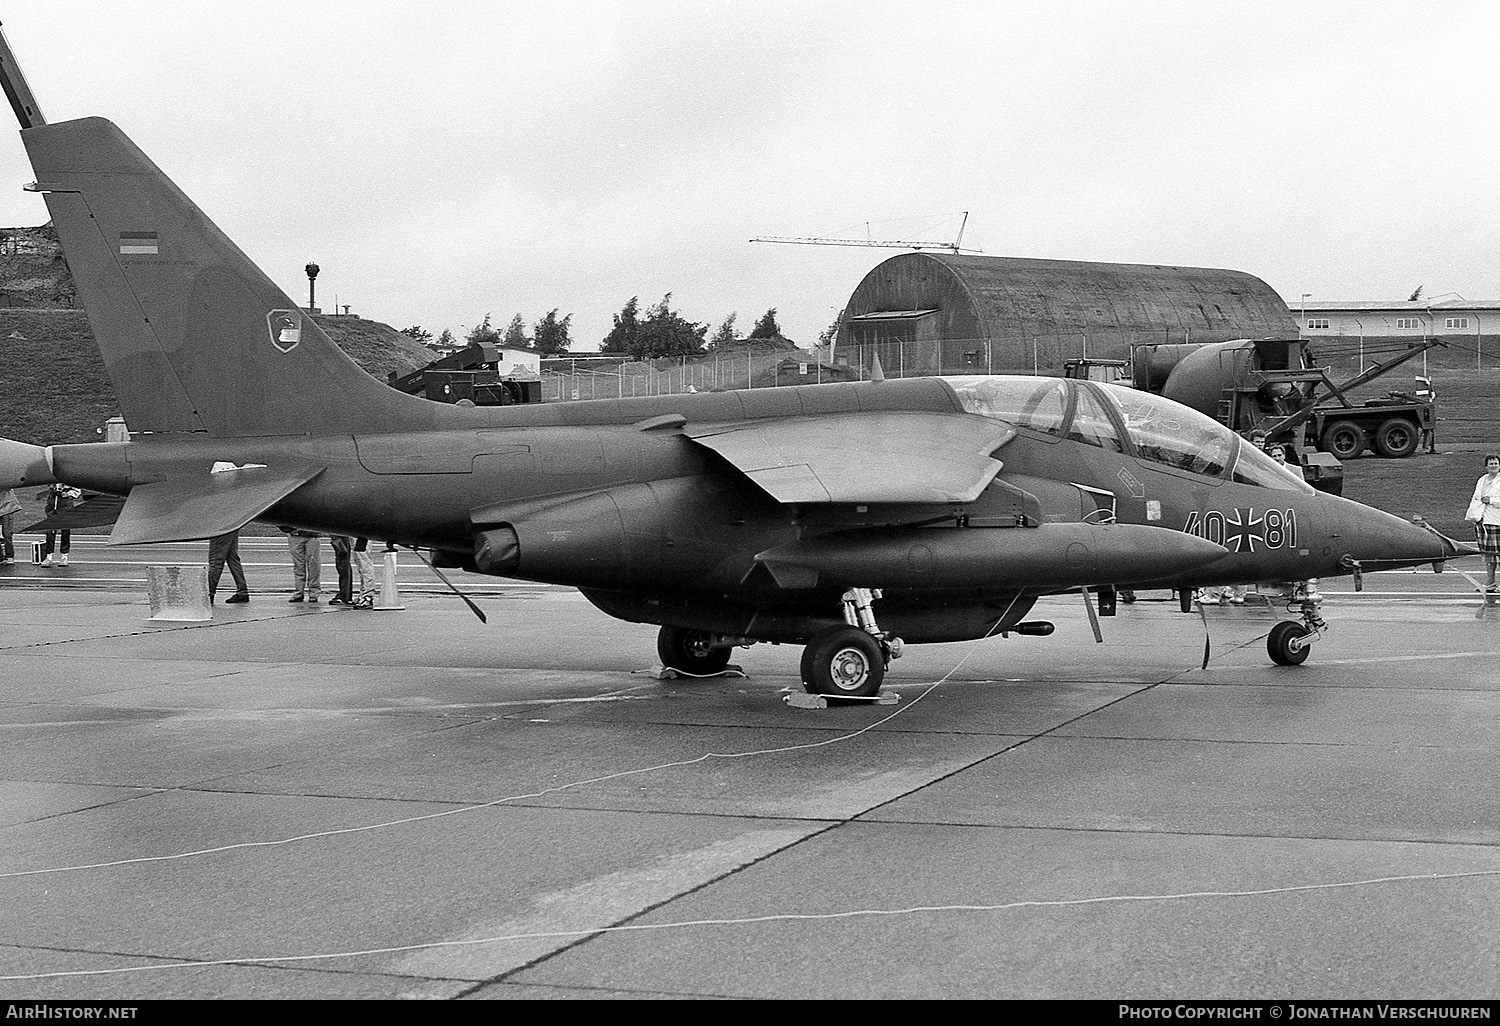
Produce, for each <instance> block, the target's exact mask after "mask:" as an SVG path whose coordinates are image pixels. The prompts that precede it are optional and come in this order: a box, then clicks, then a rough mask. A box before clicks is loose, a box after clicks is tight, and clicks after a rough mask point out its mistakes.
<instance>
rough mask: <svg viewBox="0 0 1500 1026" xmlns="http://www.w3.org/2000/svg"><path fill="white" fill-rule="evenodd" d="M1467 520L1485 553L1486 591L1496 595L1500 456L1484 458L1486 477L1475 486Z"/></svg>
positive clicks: (1499, 559) (1499, 554) (1499, 555)
mask: <svg viewBox="0 0 1500 1026" xmlns="http://www.w3.org/2000/svg"><path fill="white" fill-rule="evenodd" d="M1464 518H1465V519H1466V520H1468V521H1469V522H1470V523H1472V524H1473V525H1474V539H1475V541H1477V542H1478V543H1479V551H1480V552H1483V553H1484V590H1485V591H1486V592H1494V591H1495V590H1496V586H1495V566H1496V564H1497V563H1500V456H1497V455H1495V454H1494V453H1488V454H1486V455H1485V457H1484V476H1483V477H1481V478H1480V479H1479V481H1478V482H1477V483H1476V484H1475V485H1474V498H1472V499H1470V500H1469V511H1468V512H1467V513H1465V514H1464Z"/></svg>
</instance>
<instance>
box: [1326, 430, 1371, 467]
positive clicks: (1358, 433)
mask: <svg viewBox="0 0 1500 1026" xmlns="http://www.w3.org/2000/svg"><path fill="white" fill-rule="evenodd" d="M1322 444H1323V451H1324V452H1331V453H1333V454H1334V455H1335V456H1337V457H1338V458H1339V459H1341V460H1352V459H1354V457H1356V456H1358V455H1359V454H1360V453H1362V452H1364V451H1365V429H1364V428H1362V427H1360V426H1359V425H1358V424H1356V423H1354V421H1352V420H1336V421H1334V422H1333V423H1332V424H1330V425H1328V427H1327V429H1326V430H1325V431H1324V432H1323V440H1322Z"/></svg>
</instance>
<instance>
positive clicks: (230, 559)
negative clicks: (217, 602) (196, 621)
mask: <svg viewBox="0 0 1500 1026" xmlns="http://www.w3.org/2000/svg"><path fill="white" fill-rule="evenodd" d="M226 566H227V567H229V576H230V577H232V578H234V594H233V595H231V596H229V597H228V598H227V599H225V600H224V602H225V604H226V605H227V604H229V603H230V602H249V601H250V586H249V585H248V584H246V583H245V567H244V565H243V564H242V563H241V562H240V532H238V531H230V532H229V533H228V534H221V535H219V536H218V537H216V538H210V539H209V540H208V600H209V601H210V602H212V601H213V600H214V592H216V591H218V590H219V578H220V577H222V576H224V568H225V567H226Z"/></svg>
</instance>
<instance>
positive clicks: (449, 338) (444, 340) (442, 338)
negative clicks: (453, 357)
mask: <svg viewBox="0 0 1500 1026" xmlns="http://www.w3.org/2000/svg"><path fill="white" fill-rule="evenodd" d="M433 344H434V345H439V346H456V345H458V343H457V342H456V341H454V338H453V332H451V331H449V330H448V329H447V328H444V329H443V333H442V334H441V335H439V336H438V337H437V341H436V342H435V343H433Z"/></svg>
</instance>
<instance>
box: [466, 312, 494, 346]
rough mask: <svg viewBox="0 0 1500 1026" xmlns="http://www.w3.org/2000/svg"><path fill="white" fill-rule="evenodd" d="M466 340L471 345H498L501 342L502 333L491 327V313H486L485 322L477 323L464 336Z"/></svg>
mask: <svg viewBox="0 0 1500 1026" xmlns="http://www.w3.org/2000/svg"><path fill="white" fill-rule="evenodd" d="M464 341H466V342H468V343H469V345H471V346H498V345H499V344H500V333H499V332H498V331H496V330H495V329H494V328H492V327H490V315H489V314H485V315H484V323H483V324H476V325H474V327H473V328H471V329H470V330H469V333H468V334H467V335H465V336H464Z"/></svg>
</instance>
